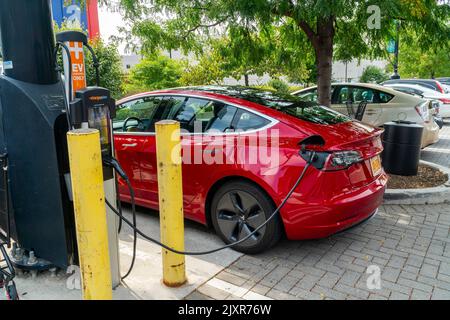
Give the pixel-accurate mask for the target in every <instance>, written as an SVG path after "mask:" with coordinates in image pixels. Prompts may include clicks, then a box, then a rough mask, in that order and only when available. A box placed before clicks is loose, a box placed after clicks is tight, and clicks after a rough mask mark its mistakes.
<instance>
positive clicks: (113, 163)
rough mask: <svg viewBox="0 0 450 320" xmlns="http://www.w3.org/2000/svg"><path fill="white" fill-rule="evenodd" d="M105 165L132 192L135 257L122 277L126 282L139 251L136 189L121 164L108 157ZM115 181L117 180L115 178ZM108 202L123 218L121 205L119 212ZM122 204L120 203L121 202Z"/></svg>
mask: <svg viewBox="0 0 450 320" xmlns="http://www.w3.org/2000/svg"><path fill="white" fill-rule="evenodd" d="M103 164H104V165H105V166H107V167H110V168H113V169H114V170H115V171H116V173H117V174H118V175H119V176H120V177H121V178H122V179H123V180H124V181H125V183H126V184H127V186H128V189H129V190H130V198H131V212H132V214H133V224H132V225H131V228H132V229H133V255H132V258H131V263H130V267H129V268H128V271H127V273H126V274H125V275H124V276H123V277H122V280H125V279H126V278H127V277H128V276H129V275H130V273H131V271H133V268H134V263H135V261H136V250H137V233H138V232H137V222H136V221H137V219H136V202H135V197H134V189H133V187H132V186H131V182H130V179H129V178H128V176H127V174H126V173H125V171H124V170H123V169H122V167H121V166H120V164H119V162H118V161H117V160H116V159H114V158H113V157H111V156H106V157H103ZM114 180H115V178H114ZM115 181H116V182H115V183H116V186H117V180H115ZM116 192H118V191H117V188H116ZM106 202H107V204H108V207H110V208H111V210H113V211H114V213H116V214H117V215H118V216H119V217H123V214H122V206H121V205H120V203H119V204H118V208H119V210H118V211H117V210H116V208H114V207H113V206H112V205H111V204H110V203H109V201H108V200H107V199H106ZM119 202H120V201H119ZM122 221H123V219H120V225H119V231H118V232H120V229H121V228H122Z"/></svg>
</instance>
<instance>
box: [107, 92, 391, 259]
mask: <svg viewBox="0 0 450 320" xmlns="http://www.w3.org/2000/svg"><path fill="white" fill-rule="evenodd" d="M165 119H173V120H176V121H179V122H180V125H181V129H182V154H183V167H182V170H183V193H184V213H185V216H186V218H188V219H192V220H195V221H198V222H200V223H203V224H206V225H208V226H213V227H214V229H215V231H216V232H217V234H218V235H219V236H220V237H221V238H222V239H223V240H224V241H225V242H226V243H232V242H235V241H237V240H239V239H243V238H244V237H246V236H247V235H249V234H250V233H251V232H252V231H254V230H255V229H256V228H258V227H259V226H260V225H261V224H262V223H264V222H265V221H266V219H267V218H268V217H269V216H270V215H271V214H272V213H273V212H274V211H275V209H276V208H277V206H279V205H280V203H282V201H283V200H284V199H285V197H286V195H287V194H288V192H289V191H290V190H291V189H292V187H293V186H294V184H295V182H296V181H297V179H298V177H299V175H300V174H301V172H302V171H303V169H304V167H305V165H306V163H307V157H305V156H304V152H302V149H304V150H303V151H305V149H308V150H314V151H315V152H316V160H315V162H313V165H312V166H311V167H310V168H309V169H308V170H307V172H306V174H305V176H304V179H303V181H302V182H301V184H300V185H299V186H298V187H297V188H296V190H295V191H294V193H293V194H292V196H291V197H290V198H289V199H288V200H287V202H286V205H285V206H284V207H283V208H282V209H281V211H280V215H279V216H277V217H276V219H274V220H272V221H271V222H270V223H268V224H267V225H266V226H265V227H263V228H262V229H261V230H259V231H258V232H257V233H255V234H254V235H253V236H252V237H250V238H249V239H248V240H246V241H245V242H243V243H242V244H240V245H238V246H236V247H235V249H236V250H239V251H242V252H246V253H256V252H260V251H263V250H265V249H267V248H270V247H271V246H273V245H274V244H275V243H276V242H277V241H278V240H279V239H280V237H281V236H282V235H283V233H284V234H286V236H287V237H288V238H289V239H295V240H298V239H315V238H322V237H327V236H329V235H332V234H334V233H336V232H339V231H342V230H345V229H347V228H349V227H352V226H354V225H356V224H358V223H360V222H362V221H364V220H366V219H368V218H370V217H372V216H373V215H374V214H375V213H376V212H377V209H378V207H379V206H380V205H381V203H382V199H383V195H384V191H385V186H386V182H387V176H386V174H385V172H384V171H383V168H382V167H381V162H380V153H381V152H382V144H381V140H380V135H381V134H382V132H383V131H382V130H381V129H377V128H373V127H371V126H368V125H365V124H363V123H361V122H358V121H353V120H352V119H350V118H348V117H347V116H345V115H343V114H340V113H337V112H335V111H333V110H331V109H328V108H325V107H322V106H319V105H317V104H314V103H311V102H305V101H302V100H300V99H299V98H297V97H294V96H290V95H281V94H277V93H274V92H268V91H263V90H258V89H253V88H246V87H218V86H208V87H191V88H180V89H171V90H165V91H155V92H148V93H143V94H138V95H135V96H132V97H128V98H125V99H123V100H121V101H119V102H118V111H117V118H116V119H115V121H114V125H113V126H114V143H115V149H116V156H117V159H118V160H119V162H120V163H121V165H122V166H123V168H124V170H125V171H126V173H127V174H128V176H129V178H130V180H131V184H132V186H133V187H134V189H135V194H136V203H137V204H138V205H141V206H144V207H148V208H151V209H156V210H157V209H158V182H157V164H156V148H155V123H156V122H158V121H160V120H165ZM119 192H120V197H121V199H122V201H125V202H130V195H129V192H128V189H127V187H126V184H125V183H123V181H121V182H120V183H119Z"/></svg>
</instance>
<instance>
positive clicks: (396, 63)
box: [391, 20, 400, 79]
mask: <svg viewBox="0 0 450 320" xmlns="http://www.w3.org/2000/svg"><path fill="white" fill-rule="evenodd" d="M395 24H396V28H397V34H396V39H395V52H394V54H395V58H394V74H393V75H392V76H391V79H400V75H399V74H398V52H399V47H400V21H398V20H396V21H395Z"/></svg>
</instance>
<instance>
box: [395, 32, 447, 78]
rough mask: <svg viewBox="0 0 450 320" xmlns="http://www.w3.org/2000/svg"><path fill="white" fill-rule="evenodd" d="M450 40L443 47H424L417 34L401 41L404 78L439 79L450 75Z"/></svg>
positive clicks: (405, 35) (400, 52)
mask: <svg viewBox="0 0 450 320" xmlns="http://www.w3.org/2000/svg"><path fill="white" fill-rule="evenodd" d="M449 47H450V40H447V42H446V43H443V44H441V46H434V47H429V46H424V45H422V44H421V42H420V41H419V39H418V36H417V35H416V34H414V33H413V34H404V35H403V37H402V38H401V40H400V48H399V73H400V75H401V76H402V78H438V77H448V76H449V75H450V50H449V49H448V48H449Z"/></svg>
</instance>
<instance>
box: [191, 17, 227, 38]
mask: <svg viewBox="0 0 450 320" xmlns="http://www.w3.org/2000/svg"><path fill="white" fill-rule="evenodd" d="M229 18H230V16H226V17H224V18H223V19H221V20H219V21H216V22H214V23H212V24H199V25H196V26H195V27H193V28H191V29H189V30H187V31H186V34H185V35H184V36H183V38H184V39H186V38H187V37H189V35H190V34H191V33H194V32H195V31H197V30H198V29H201V28H213V27H216V26H218V25H219V24H222V23H224V22H225V21H227V20H228V19H229Z"/></svg>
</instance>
